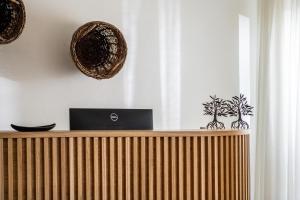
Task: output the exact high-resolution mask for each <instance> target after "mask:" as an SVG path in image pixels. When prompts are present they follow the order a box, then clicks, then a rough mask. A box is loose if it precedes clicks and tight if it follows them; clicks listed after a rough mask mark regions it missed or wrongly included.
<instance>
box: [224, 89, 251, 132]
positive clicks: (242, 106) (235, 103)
mask: <svg viewBox="0 0 300 200" xmlns="http://www.w3.org/2000/svg"><path fill="white" fill-rule="evenodd" d="M227 105H228V106H227V107H228V114H229V115H230V116H235V117H238V119H237V120H236V121H234V122H232V124H231V128H233V129H249V124H248V123H247V122H245V121H244V120H243V118H242V117H243V116H247V115H249V116H253V107H252V106H250V105H248V102H247V99H246V97H245V96H244V95H243V94H240V96H234V97H232V100H231V101H228V103H227Z"/></svg>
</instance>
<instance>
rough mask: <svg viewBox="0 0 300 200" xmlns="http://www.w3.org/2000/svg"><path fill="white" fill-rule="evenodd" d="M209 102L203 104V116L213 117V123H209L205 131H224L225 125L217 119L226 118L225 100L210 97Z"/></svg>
mask: <svg viewBox="0 0 300 200" xmlns="http://www.w3.org/2000/svg"><path fill="white" fill-rule="evenodd" d="M210 98H211V99H212V101H211V102H207V103H204V104H203V106H204V115H211V116H214V118H213V121H211V122H209V123H208V125H207V127H206V128H207V129H225V125H224V123H222V122H219V121H218V117H227V115H228V114H227V103H226V101H225V100H223V99H220V98H217V97H216V96H210Z"/></svg>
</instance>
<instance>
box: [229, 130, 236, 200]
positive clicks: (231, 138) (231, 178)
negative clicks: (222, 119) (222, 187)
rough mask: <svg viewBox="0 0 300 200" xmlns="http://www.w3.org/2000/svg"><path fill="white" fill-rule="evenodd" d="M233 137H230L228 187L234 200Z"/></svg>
mask: <svg viewBox="0 0 300 200" xmlns="http://www.w3.org/2000/svg"><path fill="white" fill-rule="evenodd" d="M234 157H235V156H234V137H232V136H231V137H230V169H231V172H230V174H231V175H230V184H231V185H230V186H231V199H235V191H234V190H235V188H234V186H235V175H234V174H235V169H234V168H235V165H234Z"/></svg>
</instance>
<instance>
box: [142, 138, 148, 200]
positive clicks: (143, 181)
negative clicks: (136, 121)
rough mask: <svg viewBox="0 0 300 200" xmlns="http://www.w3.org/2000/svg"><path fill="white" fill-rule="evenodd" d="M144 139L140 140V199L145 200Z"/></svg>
mask: <svg viewBox="0 0 300 200" xmlns="http://www.w3.org/2000/svg"><path fill="white" fill-rule="evenodd" d="M146 195H147V194H146V139H145V137H142V138H141V197H142V198H141V199H142V200H145V199H146Z"/></svg>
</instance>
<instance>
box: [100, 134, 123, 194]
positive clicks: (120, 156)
mask: <svg viewBox="0 0 300 200" xmlns="http://www.w3.org/2000/svg"><path fill="white" fill-rule="evenodd" d="M122 147H123V144H122V138H121V137H118V148H117V150H118V200H123V152H122ZM95 199H96V198H95Z"/></svg>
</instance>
